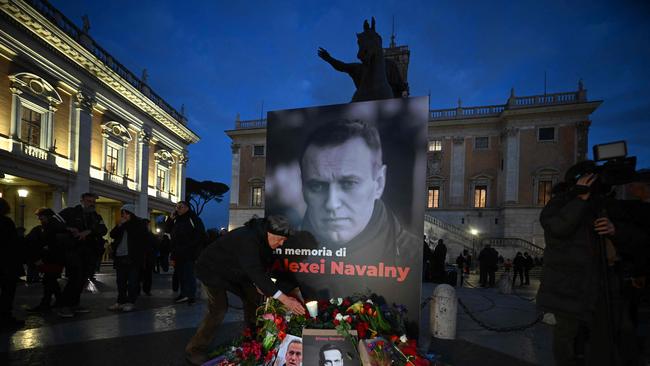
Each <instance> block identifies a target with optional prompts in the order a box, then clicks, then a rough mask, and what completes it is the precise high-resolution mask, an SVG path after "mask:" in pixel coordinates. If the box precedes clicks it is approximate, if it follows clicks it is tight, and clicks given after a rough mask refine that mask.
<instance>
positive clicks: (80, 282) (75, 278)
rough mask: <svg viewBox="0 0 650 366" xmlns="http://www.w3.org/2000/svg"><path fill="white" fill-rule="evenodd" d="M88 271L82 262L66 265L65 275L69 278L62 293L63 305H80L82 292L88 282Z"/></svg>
mask: <svg viewBox="0 0 650 366" xmlns="http://www.w3.org/2000/svg"><path fill="white" fill-rule="evenodd" d="M85 273H86V271H85V270H84V268H83V266H82V265H81V264H73V263H69V264H67V265H66V267H65V276H66V278H67V280H68V282H66V284H65V287H64V288H63V292H62V293H61V305H63V306H68V307H74V306H79V302H80V300H81V292H82V291H83V289H84V285H85V284H86V280H87V277H85V275H84V274H85Z"/></svg>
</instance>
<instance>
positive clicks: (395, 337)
mask: <svg viewBox="0 0 650 366" xmlns="http://www.w3.org/2000/svg"><path fill="white" fill-rule="evenodd" d="M389 340H390V341H391V342H392V343H397V341H399V337H398V336H396V335H395V334H393V335H392V336H390V338H389Z"/></svg>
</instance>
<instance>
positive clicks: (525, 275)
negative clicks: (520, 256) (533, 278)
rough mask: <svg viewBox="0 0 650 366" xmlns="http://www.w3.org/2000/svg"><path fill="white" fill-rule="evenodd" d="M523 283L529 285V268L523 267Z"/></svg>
mask: <svg viewBox="0 0 650 366" xmlns="http://www.w3.org/2000/svg"><path fill="white" fill-rule="evenodd" d="M524 285H530V268H524Z"/></svg>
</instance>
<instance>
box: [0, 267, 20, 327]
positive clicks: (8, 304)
mask: <svg viewBox="0 0 650 366" xmlns="http://www.w3.org/2000/svg"><path fill="white" fill-rule="evenodd" d="M16 280H17V277H16V276H15V275H12V274H4V273H0V321H2V320H3V319H6V318H10V317H11V316H12V314H11V311H12V310H13V305H14V298H15V297H16Z"/></svg>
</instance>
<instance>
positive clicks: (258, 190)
mask: <svg viewBox="0 0 650 366" xmlns="http://www.w3.org/2000/svg"><path fill="white" fill-rule="evenodd" d="M263 201H264V200H263V190H262V187H253V202H252V206H253V207H262V202H263Z"/></svg>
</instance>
